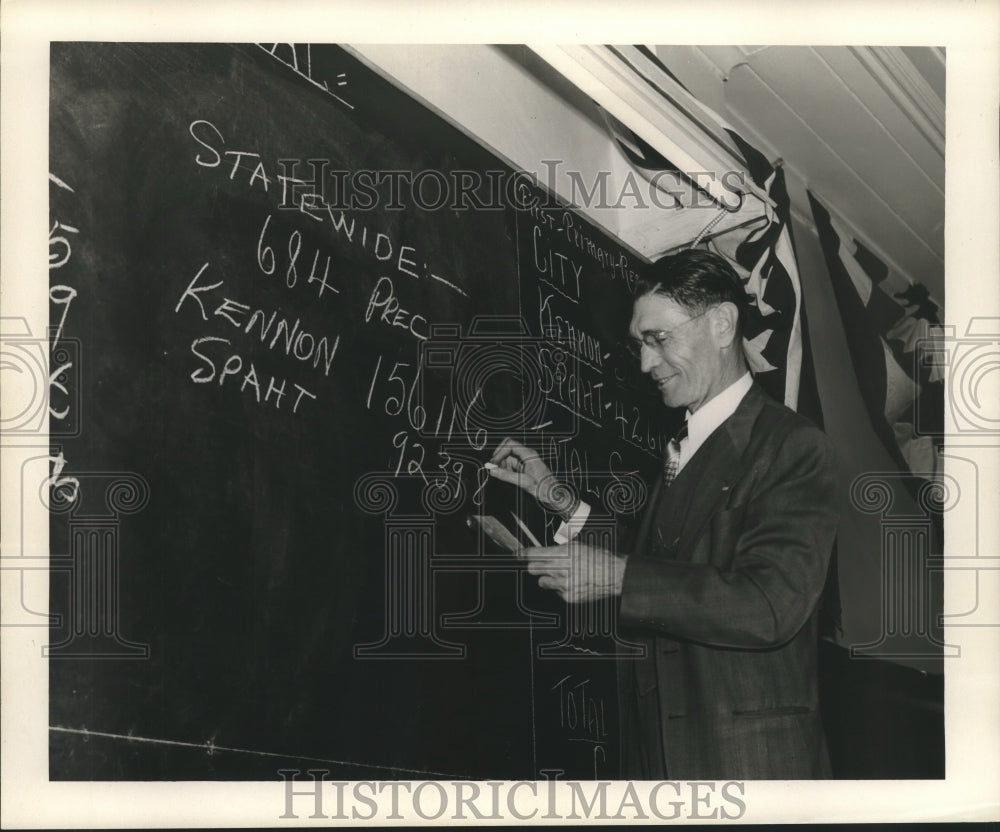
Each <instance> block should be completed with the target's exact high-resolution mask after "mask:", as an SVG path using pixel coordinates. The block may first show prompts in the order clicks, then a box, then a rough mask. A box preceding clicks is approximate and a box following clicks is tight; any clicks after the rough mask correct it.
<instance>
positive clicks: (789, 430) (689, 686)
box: [491, 250, 837, 780]
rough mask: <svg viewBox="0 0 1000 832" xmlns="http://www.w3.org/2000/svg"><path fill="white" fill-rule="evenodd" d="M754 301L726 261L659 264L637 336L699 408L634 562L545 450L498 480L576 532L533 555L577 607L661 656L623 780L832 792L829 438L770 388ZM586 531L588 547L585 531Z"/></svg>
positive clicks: (635, 679) (631, 698) (687, 256)
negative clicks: (609, 614) (825, 645)
mask: <svg viewBox="0 0 1000 832" xmlns="http://www.w3.org/2000/svg"><path fill="white" fill-rule="evenodd" d="M745 303H746V296H745V293H744V291H743V288H742V285H741V283H740V281H739V278H738V277H737V275H736V274H735V272H734V271H733V269H732V268H731V266H730V265H729V264H728V263H727V262H726V261H725V260H724V259H723V258H721V257H718V256H717V255H714V254H711V253H709V252H705V251H693V250H692V251H686V252H683V253H681V254H678V255H674V256H671V257H667V258H664V259H662V260H660V261H659V262H658V263H657V264H656V266H655V267H654V275H653V277H652V278H651V279H648V280H646V281H643V282H640V284H639V285H638V287H637V290H636V293H635V298H634V306H633V314H632V320H631V324H630V327H629V332H630V337H631V339H632V343H633V344H634V346H635V348H636V350H637V352H638V354H639V360H640V362H641V368H642V371H643V372H645V373H647V374H648V375H649V376H651V377H652V380H653V382H654V383H655V384H656V385H657V388H658V389H659V391H660V395H661V397H662V399H663V402H664V404H666V405H667V406H669V407H683V408H686V421H685V423H684V426H683V427H682V429H681V431H679V433H678V436H676V437H675V438H674V439H673V440H671V442H670V443H669V450H668V454H667V459H666V460H665V465H664V476H663V477H662V478H660V479H659V481H658V482H657V483H655V484H654V486H653V487H652V489H651V491H650V499H649V501H648V504H647V506H646V509H645V514H644V516H643V519H642V522H641V524H640V526H639V531H638V535H637V539H636V541H635V543H634V545H633V546H632V547H631V550H630V552H629V553H626V552H609V551H607V550H605V549H603V548H601V547H599V546H597V545H594V544H593V543H588V542H587V535H586V515H587V513H588V512H589V507H588V506H586V505H585V504H579V503H577V502H576V501H575V500H572V498H570V499H571V500H572V503H568V502H567V501H566V493H567V492H566V489H561V488H554V487H553V485H554V484H555V481H554V478H553V476H552V474H551V472H550V471H549V469H548V467H547V466H546V465H545V463H544V462H543V461H542V459H541V458H540V457H539V456H538V454H537V453H536V452H535V451H534V450H531V449H529V448H526V447H525V446H523V445H521V444H519V443H517V442H515V441H513V440H509V439H508V440H505V441H504V442H502V443H501V444H500V446H499V447H498V448H497V450H496V452H495V453H494V455H493V458H492V461H493V463H494V464H495V465H497V466H498V467H497V468H496V469H493V470H491V474H492V475H493V476H494V477H496V478H498V479H501V480H504V481H506V482H511V483H513V484H516V485H518V486H520V487H522V488H524V489H525V490H526V491H528V492H529V493H531V494H533V495H534V496H535V497H536V498H537V499H538V500H539V501H540V502H541V503H542V504H543V505H544V506H545V507H546V508H548V509H549V510H552V511H557V512H558V513H560V514H561V515H562V516H563V517H564V519H567V520H568V523H564V524H563V527H562V528H560V532H559V533H558V534H557V536H556V540H557V541H559V544H560V545H555V546H549V547H538V548H531V549H525V550H524V551H523V553H522V554H523V556H524V557H525V558H526V559H527V560H528V562H529V565H528V570H529V572H531V573H532V574H534V575H537V576H539V585H540V586H541V587H545V588H549V589H552V590H554V591H556V592H558V593H559V594H560V596H561V597H562V598H563V599H564V600H566V601H567V602H569V603H585V602H591V601H595V600H598V599H602V598H608V597H611V596H619V597H620V618H619V620H620V622H621V623H622V624H623V625H627V626H628V627H629V628H630V629H631V630H633V631H634V633H630V635H632V636H633V639H634V640H635V641H638V642H640V643H641V644H643V645H644V646H645V648H646V649H645V653H646V655H645V657H644V658H642V659H638V660H627V661H622V662H621V663H620V665H619V674H618V675H619V700H620V701H619V705H620V709H621V729H622V766H623V776H624V777H627V778H630V779H655V780H663V779H793V778H809V779H815V778H822V777H828V776H829V774H830V772H829V762H828V758H827V752H826V743H825V739H824V737H823V730H822V725H821V722H820V715H819V710H818V705H819V702H818V691H817V667H816V665H817V652H818V630H817V608H818V603H819V599H820V595H821V592H822V589H823V584H824V581H825V578H826V571H827V563H828V559H829V555H830V550H831V547H832V544H833V538H834V534H835V530H836V526H837V512H836V503H837V496H836V491H837V486H836V475H835V468H834V458H833V451H832V447H831V444H830V442H829V441H828V440H827V438H826V436H825V435H824V434H823V433H822V432H821V431H819V430H818V429H817V428H816V427H814V426H813V425H812V424H811V423H809V422H808V421H807V420H806V419H804V418H802V417H801V416H799V415H797V414H796V413H795V412H793V411H792V410H790V409H788V408H786V407H785V406H784V405H782V404H779V403H778V402H775V401H773V400H772V399H771V398H770V397H769V396H768V395H767V394H766V393H764V392H763V391H762V390H761V389H760V388H759V387H757V386H756V385H754V384H753V381H752V378H751V376H750V373H749V372H748V370H747V365H746V361H745V358H744V355H743V348H742V336H741V319H742V317H743V314H744V311H743V310H744V305H745ZM581 529H582V531H581Z"/></svg>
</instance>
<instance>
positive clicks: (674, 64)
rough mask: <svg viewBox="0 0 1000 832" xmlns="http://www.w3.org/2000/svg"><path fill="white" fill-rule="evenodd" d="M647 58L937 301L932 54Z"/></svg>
mask: <svg viewBox="0 0 1000 832" xmlns="http://www.w3.org/2000/svg"><path fill="white" fill-rule="evenodd" d="M654 49H655V52H656V54H657V57H658V58H659V59H660V60H661V61H662V62H663V63H664V64H665V65H666V66H667V68H668V69H669V70H670V71H671V72H672V73H673V74H674V75H675V76H676V77H677V78H678V79H679V80H680V82H681V83H682V84H684V85H685V86H686V87H687V88H688V90H689V91H690V92H691V93H692V94H693V95H694V96H696V97H697V98H698V99H700V100H701V101H702V102H703V103H705V104H707V105H708V106H710V107H712V108H713V109H715V110H716V112H717V113H718V114H719V115H720V116H721V117H722V118H723V119H724V120H726V121H728V122H729V123H730V124H731V126H732V127H734V128H735V129H737V130H738V131H739V132H740V133H741V134H742V135H743V136H744V137H745V138H746V139H747V140H748V141H750V142H751V143H753V144H754V145H756V146H757V147H759V148H760V149H761V151H762V152H764V153H765V154H766V155H767V156H768V157H769V158H770V159H771V160H772V161H773V160H776V159H782V160H783V161H784V165H785V170H786V173H787V178H788V184H789V192H790V196H791V197H792V202H793V208H794V209H795V210H796V211H797V213H798V214H799V219H801V220H802V221H803V222H805V223H807V224H808V225H812V218H811V217H810V216H809V209H808V204H807V203H806V202H805V199H804V193H803V189H804V188H806V187H808V188H809V189H810V190H811V191H812V192H813V193H814V194H815V195H816V196H817V198H818V199H819V200H820V201H821V202H822V203H823V204H825V205H827V206H828V207H829V208H830V209H831V210H832V211H833V212H834V213H835V214H836V215H838V216H839V218H840V219H841V221H842V222H843V223H845V224H846V225H847V226H849V227H850V228H851V229H853V231H854V232H855V234H856V236H857V237H858V238H859V239H861V240H862V241H864V242H865V243H866V245H868V247H869V248H871V249H872V250H873V251H874V252H875V253H876V254H879V255H881V257H882V259H884V260H885V261H886V263H887V264H888V265H889V266H890V269H893V270H894V271H896V272H897V273H898V275H899V276H900V277H902V278H904V279H906V280H908V281H919V282H921V283H923V284H924V285H926V286H927V288H928V289H929V290H930V292H931V294H932V296H934V297H935V298H936V299H937V300H939V301H942V302H943V300H944V185H945V178H944V177H945V164H944V162H945V160H944V134H945V133H944V112H945V109H944V95H945V54H944V50H943V49H939V48H920V47H906V48H902V49H901V48H895V47H846V46H817V47H809V46H765V47H754V46H658V47H655V48H654Z"/></svg>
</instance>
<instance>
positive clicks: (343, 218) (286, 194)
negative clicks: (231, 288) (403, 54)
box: [188, 119, 562, 297]
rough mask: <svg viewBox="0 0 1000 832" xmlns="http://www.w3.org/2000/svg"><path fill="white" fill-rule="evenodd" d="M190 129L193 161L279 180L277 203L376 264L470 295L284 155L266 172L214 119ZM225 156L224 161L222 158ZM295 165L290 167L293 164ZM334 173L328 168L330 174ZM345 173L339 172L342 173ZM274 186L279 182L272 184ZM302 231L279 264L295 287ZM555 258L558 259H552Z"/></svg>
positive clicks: (267, 184) (254, 184)
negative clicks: (230, 142) (342, 205)
mask: <svg viewBox="0 0 1000 832" xmlns="http://www.w3.org/2000/svg"><path fill="white" fill-rule="evenodd" d="M188 133H189V134H190V135H191V138H192V139H194V140H195V142H197V144H198V146H199V149H198V150H197V151H196V153H195V156H194V161H195V164H197V165H198V166H200V167H204V168H221V169H223V170H228V179H230V180H231V181H235V180H236V178H237V176H239V180H240V181H243V182H245V184H246V185H247V187H249V188H254V189H257V190H261V191H263V192H264V193H270V189H271V187H272V183H278V185H280V190H281V200H280V202H279V204H280V205H281V206H289V205H290V206H293V207H296V208H297V209H298V211H299V213H301V214H302V215H304V216H306V217H309V218H310V219H312V220H313V221H315V222H317V223H320V224H321V225H326V226H327V227H328V228H329V229H332V231H333V232H334V236H335V238H336V239H338V240H340V241H341V242H342V243H347V244H348V245H349V246H350V247H351V248H354V249H361V250H362V251H364V252H366V253H367V254H369V255H371V256H372V257H374V258H375V261H376V262H378V263H385V264H388V265H390V266H391V267H392V268H393V269H394V270H395V273H396V274H397V275H401V276H404V277H407V278H412V279H415V280H431V281H434V282H435V283H438V284H440V285H442V286H444V287H446V288H447V289H448V290H450V291H452V292H455V293H457V294H459V295H462V296H463V297H468V292H466V290H465V289H464V288H463V287H461V286H459V285H458V284H457V283H456V282H455V281H454V280H453V279H451V278H449V277H448V276H447V275H443V274H440V273H439V271H438V270H437V269H436V268H432V267H431V264H429V263H427V262H426V261H425V260H424V259H423V258H422V257H421V255H420V252H419V251H418V250H417V248H416V247H415V246H413V245H407V244H405V243H401V242H400V241H399V240H396V239H394V238H393V237H392V236H391V235H390V234H388V233H387V232H385V231H383V230H380V229H379V228H376V227H373V226H372V225H370V224H368V223H365V222H360V221H358V219H357V217H356V216H354V215H353V214H348V213H347V212H345V211H343V210H335V209H334V208H333V207H332V206H331V205H330V204H329V203H328V202H326V200H324V199H323V197H322V194H321V193H317V189H316V188H315V185H316V184H317V183H315V182H314V183H312V189H311V190H310V189H309V187H304V186H308V185H309V183H307V182H305V181H304V180H302V179H299V178H297V177H294V176H288V175H287V174H286V171H287V164H286V163H287V162H288V161H289V160H282V161H281V162H280V163H279V164H280V165H281V170H282V173H273V172H272V174H271V175H269V174H268V169H267V167H266V166H265V164H264V162H263V161H262V160H261V157H260V154H259V153H257V152H256V151H252V150H223V149H222V148H224V147H225V145H226V140H225V137H224V136H223V135H222V132H221V131H220V130H219V128H218V127H216V126H215V125H214V124H213V123H212V122H210V121H207V120H205V119H196V120H195V121H192V122H191V123H190V124H189V125H188ZM223 160H225V163H224V162H223ZM293 169H294V166H293ZM333 173H336V172H331V174H333ZM341 173H343V172H341ZM274 187H275V188H277V187H278V186H277V185H276V186H274ZM362 216H364V217H366V218H367V217H369V216H370V214H369V212H362ZM267 230H268V229H267V221H265V227H264V228H263V229H262V230H261V235H260V239H259V245H258V266H259V267H260V268H261V270H262V271H264V272H265V274H268V275H271V274H275V270H276V269H278V268H279V267H278V264H277V260H276V257H277V254H276V252H275V250H274V249H273V248H272V247H270V246H269V245H268V244H267V243H265V239H264V238H265V234H266V233H267ZM300 245H301V234H300V233H299V232H292V234H291V236H290V237H289V239H288V241H287V252H288V253H287V261H286V262H285V264H284V266H283V267H282V271H281V274H282V275H283V276H284V277H285V280H286V283H288V285H289V286H290V287H291V286H294V285H295V283H296V281H297V280H298V274H299V272H300V269H299V265H298V259H299V257H300V254H301V252H300V251H299V247H300ZM319 257H320V255H319V253H316V254H315V255H314V257H313V266H312V269H311V270H310V278H311V279H310V281H309V282H312V281H314V280H315V281H319V282H320V286H319V293H320V294H321V295H322V292H323V290H324V288H332V287H330V286H329V284H327V283H326V275H327V274H328V267H329V261H328V260H327V261H326V265H325V267H324V269H323V277H322V278H321V277H320V276H319V269H318V263H319V262H320V260H319ZM307 259H308V258H307ZM554 262H562V261H558V259H556V260H554Z"/></svg>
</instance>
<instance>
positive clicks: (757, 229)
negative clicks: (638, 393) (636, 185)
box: [605, 108, 822, 422]
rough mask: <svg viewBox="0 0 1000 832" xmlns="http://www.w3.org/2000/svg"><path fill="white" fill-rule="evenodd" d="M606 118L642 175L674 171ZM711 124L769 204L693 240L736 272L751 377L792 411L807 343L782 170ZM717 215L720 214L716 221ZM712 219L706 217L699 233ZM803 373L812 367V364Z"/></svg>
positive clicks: (815, 403) (813, 403) (813, 400)
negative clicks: (744, 305) (744, 299)
mask: <svg viewBox="0 0 1000 832" xmlns="http://www.w3.org/2000/svg"><path fill="white" fill-rule="evenodd" d="M706 111H707V108H706ZM605 117H606V121H607V123H608V126H609V129H610V131H611V134H612V136H613V137H614V138H615V140H616V142H617V144H618V146H619V148H620V150H621V151H622V153H623V155H624V156H625V158H627V159H628V161H629V162H630V163H631V164H632V166H633V167H634V168H635V169H636V170H637V171H638V172H639V173H640V174H642V175H643V176H644V177H646V178H647V179H650V180H654V181H655V176H656V174H657V173H658V172H660V171H664V170H669V171H676V170H677V168H676V167H674V165H672V164H671V163H670V162H669V161H668V160H667V159H666V158H664V157H663V156H662V155H661V154H659V153H658V152H657V151H656V150H655V149H654V148H652V147H651V146H650V145H649V144H648V143H647V142H645V141H644V140H643V139H642V138H641V137H639V136H638V135H636V134H635V133H634V132H633V131H631V130H630V129H629V128H628V127H626V126H625V125H624V124H622V123H621V122H619V121H618V120H617V119H615V118H613V117H611V116H609V115H606V116H605ZM716 118H717V119H718V117H716ZM718 122H719V124H720V126H721V127H722V128H723V129H724V130H726V132H727V133H728V134H729V136H730V137H731V138H732V140H733V142H734V143H735V144H736V146H737V148H738V149H739V151H740V153H741V154H742V156H743V158H744V160H745V164H746V167H747V169H748V171H749V176H750V179H751V181H750V182H749V183H747V185H748V190H750V191H752V192H756V193H757V194H759V195H761V196H762V197H764V198H765V200H769V201H770V202H772V203H773V205H771V204H768V202H767V201H765V202H764V207H765V214H764V216H763V217H762V218H761V219H760V220H759V221H758V222H757V223H755V224H754V226H753V227H751V228H750V229H749V230H747V228H746V227H740V228H737V229H734V230H732V231H728V232H726V233H724V234H719V235H717V236H715V237H713V238H711V239H709V240H708V242H706V243H704V244H702V243H701V240H700V239H698V240H696V241H695V242H694V243H693V245H704V247H705V248H708V249H709V250H711V251H714V252H715V253H717V254H720V255H722V256H723V257H725V258H726V259H727V260H728V261H729V262H730V263H731V264H732V266H733V268H734V269H735V270H736V272H737V274H738V275H739V276H740V279H741V280H742V281H743V286H744V289H745V290H746V293H747V296H748V300H749V311H748V315H747V319H746V320H745V322H744V339H743V348H744V353H745V354H746V358H747V363H748V364H749V366H750V369H751V370H752V371H753V374H754V379H755V381H757V383H758V384H760V385H761V386H762V387H763V388H764V389H765V390H766V391H767V392H768V393H769V394H771V396H773V397H774V398H775V399H777V400H778V401H780V402H784V403H785V404H786V405H788V406H789V407H791V408H792V409H799V404H800V402H799V394H800V386H801V381H802V374H803V360H802V359H803V352H804V349H806V348H805V347H804V344H803V315H802V313H803V310H802V289H801V285H800V283H799V271H798V266H797V265H796V262H795V252H794V249H793V247H792V240H791V234H790V231H789V200H788V194H787V191H786V189H785V178H784V172H783V171H782V170H781V169H780V168H774V167H772V166H771V164H770V163H769V162H768V161H767V159H766V158H765V157H764V156H763V154H761V153H760V151H758V150H757V149H756V148H754V147H753V146H752V145H750V144H749V143H748V142H746V141H744V140H743V138H742V137H741V136H740V135H739V134H738V133H737V132H736V131H735V130H733V129H732V128H730V127H728V126H727V125H726V124H725V123H724V122H723V121H722V120H721V119H718ZM688 210H698V209H695V208H691V209H688ZM721 210H722V209H720V211H721ZM721 216H722V214H721V213H720V214H719V215H717V217H716V219H721ZM711 225H712V223H710V222H709V223H707V226H706V232H707V231H709V230H710V227H711ZM703 233H704V232H703ZM807 372H809V373H811V368H809V370H807ZM807 383H808V384H809V385H810V390H809V391H808V392H809V401H810V406H809V408H808V409H809V410H814V411H815V412H809V413H807V414H806V415H808V416H810V417H811V418H813V419H815V420H816V421H818V422H821V421H822V420H821V418H820V417H819V398H818V396H816V395H815V393H814V391H815V385H814V381H813V380H812V379H809V380H808V381H807Z"/></svg>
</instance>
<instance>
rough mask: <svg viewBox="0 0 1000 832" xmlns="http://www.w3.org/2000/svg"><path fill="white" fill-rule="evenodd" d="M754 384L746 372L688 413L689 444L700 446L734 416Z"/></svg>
mask: <svg viewBox="0 0 1000 832" xmlns="http://www.w3.org/2000/svg"><path fill="white" fill-rule="evenodd" d="M752 385H753V376H751V375H750V373H749V372H746V373H744V374H743V376H742V377H741V378H739V379H738V380H737V381H734V382H733V383H732V384H730V385H729V386H728V387H727V388H726V389H725V390H723V391H722V392H721V393H719V394H718V395H717V396H716V397H715V398H713V399H710V400H709V401H707V402H705V404H703V405H702V406H701V407H699V408H698V409H697V410H696V411H695V412H694V413H691V412H690V411H689V412H688V413H687V426H688V439H689V440H690V443H689V446H690V447H692V448H697V447H698V446H700V445H701V443H702V442H704V441H705V440H706V439H708V437H709V436H710V435H711V433H712V431H714V430H715V429H716V428H717V427H718V426H719V425H721V424H722V423H723V422H725V421H726V419H728V418H729V417H730V416H732V415H733V414H734V413H735V412H736V408H737V407H739V405H740V402H741V401H743V397H744V396H745V395H746V394H747V392H748V391H749V390H750V387H751V386H752Z"/></svg>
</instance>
